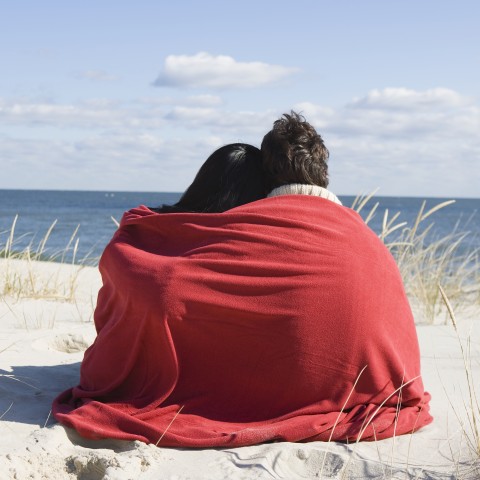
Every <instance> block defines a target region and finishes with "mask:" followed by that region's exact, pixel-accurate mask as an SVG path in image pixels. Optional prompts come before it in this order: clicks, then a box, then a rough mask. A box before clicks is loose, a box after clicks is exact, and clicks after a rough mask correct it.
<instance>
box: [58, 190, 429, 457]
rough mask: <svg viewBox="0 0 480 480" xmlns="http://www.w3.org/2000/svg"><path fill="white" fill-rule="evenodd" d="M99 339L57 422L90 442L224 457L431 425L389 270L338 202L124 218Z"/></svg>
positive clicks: (400, 293) (288, 199)
mask: <svg viewBox="0 0 480 480" xmlns="http://www.w3.org/2000/svg"><path fill="white" fill-rule="evenodd" d="M99 268H100V272H101V275H102V279H103V287H102V288H101V290H100V292H99V295H98V303H97V307H96V310H95V316H94V318H95V326H96V329H97V338H96V340H95V342H94V343H93V345H92V346H91V347H90V348H89V349H88V350H87V351H86V352H85V357H84V360H83V363H82V366H81V374H80V384H79V385H78V386H77V387H75V388H71V389H69V390H67V391H66V392H64V393H62V394H61V395H59V396H58V397H57V398H56V399H55V401H54V405H53V413H54V415H55V418H56V419H57V420H58V421H59V422H61V423H62V424H64V425H65V426H68V427H72V428H74V429H76V430H77V431H78V432H79V433H80V434H81V435H82V436H84V437H87V438H91V439H100V438H117V439H124V440H140V441H143V442H147V443H154V444H158V445H160V446H176V447H237V446H245V445H252V444H258V443H262V442H271V441H291V442H296V441H313V440H325V441H328V440H334V441H354V440H357V439H361V440H374V439H383V438H386V437H391V436H393V435H400V434H404V433H411V432H413V431H415V430H418V429H419V428H421V427H423V426H424V425H426V424H428V423H430V422H431V421H432V417H431V416H430V414H429V400H430V395H429V394H428V393H425V391H424V387H423V384H422V380H421V378H420V357H419V348H418V341H417V336H416V330H415V326H414V321H413V317H412V312H411V310H410V306H409V303H408V301H407V298H406V296H405V292H404V288H403V284H402V280H401V277H400V274H399V271H398V268H397V266H396V264H395V261H394V259H393V257H392V256H391V254H390V253H389V252H388V250H387V249H386V248H385V246H384V245H383V244H382V242H381V241H380V240H379V239H378V237H377V236H376V235H375V234H374V233H373V232H372V231H371V230H370V229H369V228H368V227H367V226H366V225H365V224H364V222H363V220H362V219H361V217H360V216H359V215H358V214H357V213H355V212H354V211H352V210H351V209H349V208H346V207H343V206H340V205H336V204H334V203H333V202H330V201H329V200H325V199H321V198H317V197H309V196H303V195H296V196H292V195H287V196H281V197H275V198H267V199H263V200H260V201H257V202H254V203H251V204H248V205H244V206H241V207H237V208H235V209H232V210H230V211H228V212H225V213H220V214H189V213H181V214H158V213H154V212H152V211H151V210H149V209H148V208H147V207H144V206H140V207H138V208H135V209H133V210H130V211H129V212H126V213H125V214H124V217H123V219H122V221H121V225H120V228H119V229H118V231H117V232H116V233H115V235H114V236H113V238H112V240H111V241H110V243H109V244H108V246H107V247H106V249H105V251H104V253H103V256H102V258H101V261H100V266H99Z"/></svg>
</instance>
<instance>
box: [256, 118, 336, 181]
mask: <svg viewBox="0 0 480 480" xmlns="http://www.w3.org/2000/svg"><path fill="white" fill-rule="evenodd" d="M261 150H262V156H263V168H264V170H265V177H266V180H267V184H268V185H267V186H268V188H269V189H273V188H276V187H280V186H282V185H287V184H289V183H306V184H309V185H319V186H320V187H324V188H326V187H327V186H328V166H327V160H328V150H327V147H326V146H325V145H324V143H323V140H322V137H321V136H320V135H319V134H318V133H317V132H316V130H315V129H314V128H313V127H312V125H310V124H309V123H308V122H306V121H305V118H304V117H303V116H302V115H299V114H298V113H296V112H293V111H292V112H291V114H290V115H288V114H286V113H285V114H284V115H283V116H282V118H280V119H279V120H276V121H275V122H274V124H273V128H272V130H270V131H269V132H268V133H267V134H266V135H265V137H263V141H262V146H261Z"/></svg>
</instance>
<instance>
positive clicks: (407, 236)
mask: <svg viewBox="0 0 480 480" xmlns="http://www.w3.org/2000/svg"><path fill="white" fill-rule="evenodd" d="M373 195H374V194H369V195H364V196H359V197H357V198H356V199H355V201H354V203H353V205H352V208H353V209H354V210H356V211H357V212H358V213H360V212H361V213H362V214H363V215H364V218H365V222H366V223H367V224H369V222H370V221H371V220H372V218H373V217H374V216H375V215H376V212H377V209H378V206H379V202H375V203H374V204H373V206H370V205H371V204H372V199H373ZM453 203H455V201H454V200H447V201H442V202H440V203H437V204H436V205H434V206H433V207H430V208H428V209H427V207H426V205H427V202H426V201H424V202H423V203H422V205H421V207H420V209H419V211H418V213H417V216H416V217H415V219H414V220H413V221H411V222H407V221H403V220H402V216H401V212H395V213H393V214H391V212H389V211H388V210H385V212H384V215H383V219H382V224H381V228H380V230H379V231H376V233H377V234H378V236H379V238H380V239H381V240H382V241H383V242H384V243H385V245H386V246H387V248H388V249H389V250H390V252H391V253H392V255H393V256H394V258H395V260H396V262H397V264H398V267H399V269H400V273H401V275H402V278H403V283H404V285H405V290H406V293H407V296H408V298H409V300H410V303H411V304H412V307H414V310H415V311H416V312H418V313H419V315H417V316H419V317H420V318H422V320H423V322H425V323H430V324H433V323H447V322H448V320H449V312H448V310H447V309H446V308H445V304H444V302H443V300H442V295H441V294H440V290H439V288H438V286H439V285H442V288H443V291H444V292H445V294H446V296H447V297H448V298H449V302H450V305H452V307H453V308H454V309H455V310H456V311H460V310H461V309H463V308H465V307H466V306H469V305H479V304H480V252H479V250H478V249H475V248H470V247H469V243H468V240H469V239H470V233H469V232H468V231H462V230H461V226H460V223H458V224H457V227H456V228H455V229H454V230H453V231H452V232H451V233H449V234H447V235H445V236H442V237H439V238H438V237H435V236H434V233H433V226H434V223H433V220H432V217H433V216H434V215H435V214H436V215H439V214H441V210H442V209H444V208H448V206H449V205H451V204H453Z"/></svg>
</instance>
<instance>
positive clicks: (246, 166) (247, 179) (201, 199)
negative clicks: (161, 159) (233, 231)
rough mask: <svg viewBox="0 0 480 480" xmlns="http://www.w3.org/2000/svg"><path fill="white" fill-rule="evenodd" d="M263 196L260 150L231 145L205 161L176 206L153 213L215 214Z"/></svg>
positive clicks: (239, 144)
mask: <svg viewBox="0 0 480 480" xmlns="http://www.w3.org/2000/svg"><path fill="white" fill-rule="evenodd" d="M265 194H266V187H265V182H264V174H263V168H262V155H261V152H260V150H259V149H258V148H256V147H254V146H252V145H248V144H246V143H232V144H230V145H225V146H223V147H220V148H219V149H218V150H215V151H214V152H213V153H212V154H211V155H210V156H209V157H208V158H207V160H206V161H205V163H204V164H203V165H202V166H201V167H200V170H199V171H198V173H197V175H196V176H195V179H194V180H193V182H192V184H191V185H190V186H189V187H188V188H187V190H186V191H185V193H184V194H183V195H182V197H181V198H180V200H179V201H178V202H177V203H175V204H174V205H163V206H161V207H159V208H152V210H153V211H156V212H159V213H179V212H203V213H217V212H224V211H226V210H229V209H231V208H234V207H238V206H239V205H243V204H245V203H249V202H253V201H255V200H259V199H261V198H265Z"/></svg>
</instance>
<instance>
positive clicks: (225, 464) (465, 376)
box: [0, 259, 480, 480]
mask: <svg viewBox="0 0 480 480" xmlns="http://www.w3.org/2000/svg"><path fill="white" fill-rule="evenodd" d="M0 271H1V272H2V275H0V278H1V282H3V283H2V284H0V292H4V293H3V294H2V296H1V297H0V418H1V422H0V479H27V478H28V479H70V478H71V479H75V478H76V479H90V480H97V479H172V480H173V479H175V480H180V479H223V478H225V479H233V480H236V479H251V478H255V479H275V478H285V479H296V478H334V479H336V478H350V479H365V478H374V479H384V478H385V479H387V478H388V479H391V478H394V479H397V478H398V479H400V478H418V479H453V478H463V479H479V478H480V445H479V433H478V432H479V429H480V409H479V406H478V396H480V315H479V313H480V307H478V306H475V305H474V306H471V307H468V308H464V309H461V310H460V311H459V312H457V313H456V328H455V327H454V325H453V324H452V322H451V321H449V322H446V323H445V324H443V322H440V323H436V324H433V325H430V324H428V325H427V324H422V319H421V318H419V315H421V313H417V314H416V315H417V316H416V318H417V321H418V325H417V331H418V336H419V341H420V348H421V353H422V372H423V380H424V384H425V386H426V389H427V391H429V392H430V393H431V394H432V401H431V411H432V415H433V416H434V418H435V420H434V422H433V423H432V424H431V425H429V426H427V427H425V428H424V429H422V430H420V431H419V432H417V433H415V434H413V435H403V436H398V437H395V438H391V439H387V440H382V441H376V442H358V443H355V444H350V445H347V444H341V443H334V442H330V443H326V442H311V443H285V442H284V443H271V444H264V445H257V446H252V447H243V448H235V449H234V448H231V449H202V450H188V449H173V448H158V447H156V446H154V445H146V444H143V443H140V442H122V441H116V440H108V439H107V440H101V441H89V440H85V439H82V438H81V437H79V436H78V435H77V434H76V432H74V431H72V430H68V429H65V428H63V427H62V426H61V425H59V424H57V423H56V422H55V421H54V419H52V418H51V415H50V408H51V402H52V400H53V398H54V397H55V396H56V395H57V394H58V393H60V392H61V391H63V390H65V389H66V388H68V387H70V386H72V385H75V384H77V383H78V379H79V368H80V363H81V361H82V358H83V352H84V351H85V349H86V348H87V347H88V345H90V344H91V342H92V341H93V340H94V338H95V328H94V325H93V318H92V315H93V310H94V307H95V302H96V295H97V291H98V289H99V287H100V285H101V280H100V276H99V273H98V270H97V269H96V268H94V267H78V266H73V265H65V264H63V265H60V264H55V263H49V262H35V261H33V262H32V261H24V260H12V259H2V260H0ZM22 282H24V283H22ZM442 318H443V317H442ZM475 395H476V396H475ZM475 422H476V423H475Z"/></svg>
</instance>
